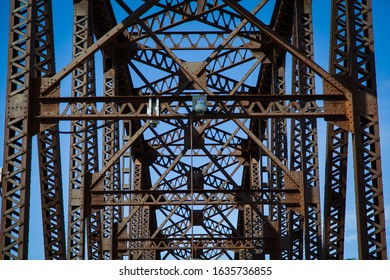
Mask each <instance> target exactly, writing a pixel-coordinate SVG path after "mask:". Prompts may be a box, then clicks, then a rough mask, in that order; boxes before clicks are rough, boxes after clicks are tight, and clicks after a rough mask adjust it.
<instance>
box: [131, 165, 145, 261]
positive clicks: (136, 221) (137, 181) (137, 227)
mask: <svg viewBox="0 0 390 280" xmlns="http://www.w3.org/2000/svg"><path fill="white" fill-rule="evenodd" d="M141 160H142V159H135V160H134V175H133V182H132V185H131V187H130V189H131V190H134V191H140V190H141V189H142V169H143V167H142V162H141ZM140 198H141V196H140V195H139V194H135V195H134V197H133V199H132V201H134V202H139V201H140ZM142 208H143V207H137V206H136V207H135V208H134V210H133V209H130V211H136V212H135V213H134V215H133V217H132V218H131V221H130V236H131V239H133V240H137V239H138V240H139V239H141V236H142V228H141V221H142V215H141V214H142ZM140 246H141V241H132V242H130V248H129V249H130V251H129V253H128V255H129V257H130V256H132V257H133V258H134V259H136V258H138V257H140V255H141V254H142V252H139V251H138V250H136V249H134V248H139V247H140Z"/></svg>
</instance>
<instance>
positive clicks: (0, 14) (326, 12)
mask: <svg viewBox="0 0 390 280" xmlns="http://www.w3.org/2000/svg"><path fill="white" fill-rule="evenodd" d="M53 2H54V3H55V4H54V6H53V9H54V10H53V12H54V30H55V32H56V33H55V48H56V64H57V70H60V69H61V68H62V67H64V66H65V65H66V64H68V63H69V62H70V60H71V50H72V39H71V38H72V35H71V32H72V4H71V2H72V1H58V0H57V1H56V0H54V1H53ZM313 2H314V6H313V14H314V32H315V50H316V52H315V61H316V62H317V63H319V64H320V65H321V66H322V67H323V68H325V69H327V68H328V61H329V54H328V53H329V37H330V35H329V23H330V1H324V0H322V1H313ZM372 2H373V19H374V36H375V37H374V38H375V56H376V69H377V89H378V101H379V115H380V133H381V140H382V141H381V148H382V159H383V162H382V164H383V171H384V172H383V183H384V195H385V207H386V222H387V224H386V225H387V236H389V232H390V188H389V184H390V172H386V171H387V170H389V168H390V141H388V140H389V139H390V110H389V109H388V108H390V96H389V93H390V67H389V63H390V59H389V55H388V53H387V51H389V50H390V38H389V36H388V34H389V30H388V29H389V27H390V20H389V16H388V11H389V10H390V1H388V0H373V1H372ZM8 19H9V1H8V0H3V1H1V4H0V38H3V39H2V40H1V41H0V54H1V56H0V96H1V97H0V100H1V101H0V104H1V105H0V123H1V124H3V123H4V121H3V120H4V111H5V94H6V73H7V55H8V50H7V46H8V45H7V42H8ZM317 91H318V92H321V91H322V89H321V88H320V87H318V88H317ZM324 135H325V134H322V136H320V137H319V138H322V139H320V146H321V145H322V144H323V145H325V143H324V142H323V143H322V142H321V141H323V138H324ZM0 143H3V129H2V128H0ZM33 143H34V144H35V143H36V142H35V141H34V142H33ZM62 147H63V148H64V147H68V145H67V143H66V142H65V143H63V145H62ZM65 150H66V149H65ZM320 153H321V151H320ZM320 156H323V154H322V155H321V154H320ZM67 157H68V156H67V155H65V156H63V159H64V160H67ZM0 158H1V161H2V158H3V145H2V144H0ZM32 160H33V166H37V162H38V161H37V157H36V155H34V156H33V159H32ZM350 162H352V160H350ZM1 165H2V164H1V163H0V166H1ZM67 166H68V165H67V164H63V168H65V169H66V168H67ZM322 168H324V167H322ZM349 171H350V172H349V174H350V175H352V171H353V170H352V167H350V169H349ZM32 173H33V182H34V181H35V182H36V180H37V179H38V178H37V176H36V174H37V172H34V171H33V172H32ZM320 176H321V180H323V179H324V178H323V177H324V175H323V173H321V174H320ZM64 180H67V178H64ZM64 186H66V184H64ZM321 187H323V184H321ZM353 188H354V186H353V176H349V181H348V197H347V198H348V210H347V225H346V254H345V257H346V258H356V257H357V249H356V244H357V234H356V221H355V219H356V218H355V212H354V207H355V206H354V191H353ZM38 189H39V185H38V184H36V183H35V184H33V186H32V212H31V224H32V225H33V226H32V227H31V228H32V230H31V235H30V241H31V242H30V243H31V246H30V258H31V259H42V258H43V253H42V249H41V248H42V244H43V240H42V235H41V231H42V230H41V226H40V225H39V223H40V210H39V204H40V202H39V193H38ZM65 192H67V191H65ZM322 199H323V196H322ZM65 205H66V204H65ZM388 244H390V240H389V238H388Z"/></svg>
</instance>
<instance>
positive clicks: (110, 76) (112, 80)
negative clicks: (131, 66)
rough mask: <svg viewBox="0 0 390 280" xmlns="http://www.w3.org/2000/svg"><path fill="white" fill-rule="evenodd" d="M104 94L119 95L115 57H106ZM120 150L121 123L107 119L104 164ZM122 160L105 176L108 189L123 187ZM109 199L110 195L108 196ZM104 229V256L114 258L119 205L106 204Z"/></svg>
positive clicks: (104, 132)
mask: <svg viewBox="0 0 390 280" xmlns="http://www.w3.org/2000/svg"><path fill="white" fill-rule="evenodd" d="M104 68H105V70H104V95H105V96H117V91H118V65H117V61H116V59H115V58H106V59H104ZM107 110H109V111H108V112H106V113H108V114H110V113H113V112H112V108H107ZM118 150H119V123H118V122H117V121H106V124H105V127H104V131H103V166H105V165H107V164H108V163H109V161H110V160H111V158H112V157H113V156H114V155H115V154H116V153H117V151H118ZM120 172H121V171H120V162H119V160H118V161H117V162H115V163H114V164H113V165H112V166H111V168H110V169H109V170H108V171H107V173H106V176H105V178H104V187H105V190H107V191H113V190H119V189H121V178H120ZM107 198H108V199H109V196H107ZM102 219H103V222H102V227H103V228H102V230H103V245H104V244H107V246H103V258H104V259H112V256H113V250H114V248H112V241H111V240H112V239H114V238H115V236H113V230H114V225H115V223H118V222H119V220H120V208H119V207H118V206H106V207H104V210H103V213H102Z"/></svg>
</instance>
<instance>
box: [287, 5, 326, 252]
mask: <svg viewBox="0 0 390 280" xmlns="http://www.w3.org/2000/svg"><path fill="white" fill-rule="evenodd" d="M311 7H312V2H311V0H297V1H296V6H295V22H294V29H293V44H294V45H295V46H296V47H297V48H298V50H300V51H301V52H302V53H304V54H305V56H307V57H308V58H310V59H313V57H314V49H313V27H312V10H311ZM293 67H294V69H293V71H294V73H293V77H295V84H294V86H293V91H292V92H293V94H300V95H303V94H315V83H314V72H313V71H312V70H311V69H310V68H309V67H307V66H306V65H304V64H303V63H301V62H300V61H299V60H297V59H296V58H294V62H293ZM306 102H307V101H302V103H306ZM313 107H314V106H313ZM292 134H293V135H292V137H291V141H292V143H291V149H292V150H291V170H293V171H302V172H304V187H303V188H304V189H303V190H302V191H303V195H304V201H305V207H304V221H305V222H304V236H305V258H306V259H320V258H322V240H321V217H320V211H321V207H320V194H319V191H320V190H319V175H318V142H317V121H316V120H315V119H300V120H294V119H293V120H292Z"/></svg>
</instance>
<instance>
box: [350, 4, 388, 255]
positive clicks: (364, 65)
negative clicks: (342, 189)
mask: <svg viewBox="0 0 390 280" xmlns="http://www.w3.org/2000/svg"><path fill="white" fill-rule="evenodd" d="M347 11H348V13H349V18H348V23H349V29H350V32H351V34H350V36H349V38H350V40H351V41H350V49H349V51H350V57H349V59H350V60H351V73H350V74H351V75H350V77H351V84H352V87H353V88H352V91H353V92H354V100H353V101H354V104H353V106H354V112H355V114H354V134H353V151H354V165H355V189H356V207H357V228H358V244H359V258H360V259H379V260H384V259H387V249H386V234H385V211H384V201H383V185H382V184H383V183H382V160H381V153H380V136H379V117H378V106H377V103H378V101H377V91H376V90H377V89H376V73H375V57H374V37H373V29H372V26H373V23H372V3H371V0H354V1H353V0H351V1H348V6H347Z"/></svg>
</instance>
